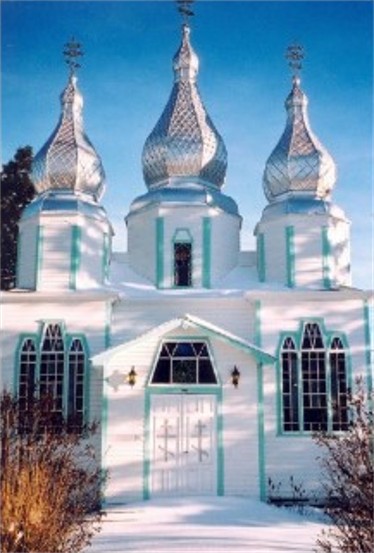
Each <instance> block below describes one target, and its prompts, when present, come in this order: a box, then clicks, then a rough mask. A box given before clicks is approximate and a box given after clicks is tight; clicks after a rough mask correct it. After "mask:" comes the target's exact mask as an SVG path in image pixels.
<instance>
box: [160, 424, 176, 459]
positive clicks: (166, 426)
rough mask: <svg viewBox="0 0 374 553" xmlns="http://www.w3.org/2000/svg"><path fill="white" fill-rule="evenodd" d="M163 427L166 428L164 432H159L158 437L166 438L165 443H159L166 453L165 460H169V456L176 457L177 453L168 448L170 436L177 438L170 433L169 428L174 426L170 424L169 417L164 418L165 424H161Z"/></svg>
mask: <svg viewBox="0 0 374 553" xmlns="http://www.w3.org/2000/svg"><path fill="white" fill-rule="evenodd" d="M161 428H162V429H163V430H164V432H163V433H162V434H158V436H157V437H158V438H163V439H164V445H163V446H161V445H159V446H158V448H159V449H160V450H161V451H163V453H164V461H168V460H169V456H170V457H175V454H174V453H173V452H172V451H169V450H168V445H169V443H168V442H169V438H175V435H173V434H170V432H169V428H172V426H171V425H170V424H169V421H168V420H167V419H165V420H164V424H163V425H162V426H161Z"/></svg>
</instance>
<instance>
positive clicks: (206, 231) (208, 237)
mask: <svg viewBox="0 0 374 553" xmlns="http://www.w3.org/2000/svg"><path fill="white" fill-rule="evenodd" d="M211 242H212V223H211V219H210V217H203V287H204V288H210V286H211V282H210V278H211V276H210V275H211Z"/></svg>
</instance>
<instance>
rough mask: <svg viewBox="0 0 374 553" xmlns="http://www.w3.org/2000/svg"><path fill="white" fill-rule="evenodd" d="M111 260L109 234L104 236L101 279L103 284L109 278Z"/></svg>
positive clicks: (105, 233)
mask: <svg viewBox="0 0 374 553" xmlns="http://www.w3.org/2000/svg"><path fill="white" fill-rule="evenodd" d="M109 260H110V236H109V234H108V233H107V232H104V234H103V258H102V269H101V275H102V276H101V278H102V282H105V281H106V279H107V278H108V276H109Z"/></svg>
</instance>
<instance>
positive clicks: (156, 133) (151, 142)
mask: <svg viewBox="0 0 374 553" xmlns="http://www.w3.org/2000/svg"><path fill="white" fill-rule="evenodd" d="M182 29H183V35H182V44H181V46H180V48H179V50H178V52H177V53H176V55H175V56H174V60H173V68H174V74H175V82H174V86H173V89H172V92H171V95H170V98H169V101H168V103H167V105H166V107H165V109H164V111H163V113H162V115H161V117H160V119H159V121H158V122H157V124H156V126H155V128H154V129H153V131H152V132H151V134H150V135H149V137H148V138H147V140H146V142H145V145H144V149H143V155H142V164H143V174H144V180H145V183H146V184H147V186H148V187H149V188H153V187H159V186H163V185H164V184H168V183H169V182H170V180H172V181H173V184H176V183H175V178H176V179H177V180H178V179H179V178H183V179H186V178H188V179H191V180H192V181H193V180H194V179H195V180H196V179H198V180H199V181H204V182H205V183H207V184H208V185H211V186H213V187H216V188H220V187H221V186H222V185H223V183H224V180H225V176H226V168H227V151H226V147H225V144H224V142H223V139H222V137H221V136H220V134H219V133H218V131H217V130H216V128H215V126H214V125H213V123H212V121H211V119H210V118H209V116H208V114H207V112H206V110H205V107H204V105H203V103H202V101H201V99H200V95H199V92H198V89H197V86H196V76H197V73H198V68H199V60H198V58H197V56H196V54H195V52H194V50H193V49H192V47H191V44H190V38H189V35H190V28H189V27H188V26H187V25H183V27H182Z"/></svg>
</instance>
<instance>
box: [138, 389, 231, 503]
mask: <svg viewBox="0 0 374 553" xmlns="http://www.w3.org/2000/svg"><path fill="white" fill-rule="evenodd" d="M182 388H183V390H184V391H183V392H182V391H181V390H182ZM186 390H187V392H186ZM186 393H187V395H208V394H211V395H215V396H216V398H217V417H216V431H217V481H216V490H217V495H219V496H222V495H224V493H225V488H224V448H223V415H222V388H221V387H218V386H215V387H212V386H196V387H193V388H188V387H187V386H180V385H179V386H173V385H168V386H157V387H152V386H150V387H147V388H146V389H145V394H144V450H143V499H145V500H146V499H150V497H151V453H150V447H151V436H150V417H151V404H152V395H157V394H159V395H160V394H161V395H166V394H174V395H181V394H186Z"/></svg>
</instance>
